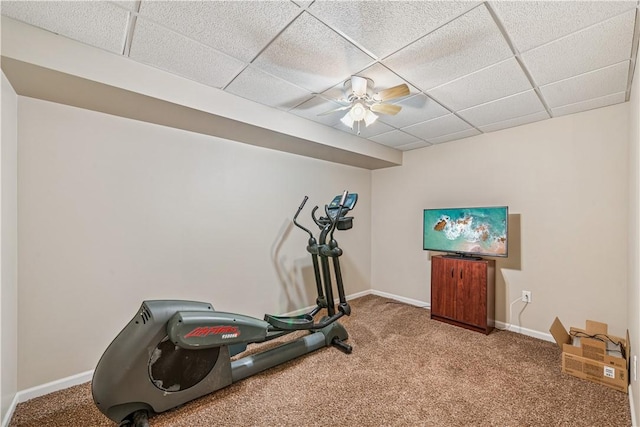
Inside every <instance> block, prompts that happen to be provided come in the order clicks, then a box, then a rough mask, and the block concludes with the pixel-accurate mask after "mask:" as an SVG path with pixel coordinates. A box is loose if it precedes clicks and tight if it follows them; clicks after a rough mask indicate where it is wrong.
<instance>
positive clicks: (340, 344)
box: [331, 337, 353, 354]
mask: <svg viewBox="0 0 640 427" xmlns="http://www.w3.org/2000/svg"><path fill="white" fill-rule="evenodd" d="M331 345H332V346H334V347H335V348H337V349H338V350H340V351H341V352H343V353H345V354H351V352H352V351H353V347H351V346H350V345H349V344H347V343H346V342H344V341H342V340H341V339H340V338H338V337H335V338H334V339H332V340H331Z"/></svg>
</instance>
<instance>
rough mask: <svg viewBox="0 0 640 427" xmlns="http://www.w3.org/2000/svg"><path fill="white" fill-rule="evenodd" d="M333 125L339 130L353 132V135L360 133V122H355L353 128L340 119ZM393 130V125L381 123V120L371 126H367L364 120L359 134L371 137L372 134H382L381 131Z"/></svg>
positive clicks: (363, 136)
mask: <svg viewBox="0 0 640 427" xmlns="http://www.w3.org/2000/svg"><path fill="white" fill-rule="evenodd" d="M339 116H340V115H339ZM340 117H342V116H340ZM333 127H334V128H336V129H338V130H341V131H344V132H347V133H351V134H353V135H358V124H357V123H354V124H353V129H349V128H348V127H347V126H345V125H344V124H343V123H342V122H340V121H339V122H338V123H337V124H336V125H335V126H333ZM391 130H393V128H392V127H391V126H389V125H385V124H384V123H381V122H380V121H376V122H375V123H373V124H372V125H371V126H365V125H364V122H361V125H360V135H358V136H360V137H361V138H371V137H372V136H376V135H380V134H381V133H385V132H389V131H391Z"/></svg>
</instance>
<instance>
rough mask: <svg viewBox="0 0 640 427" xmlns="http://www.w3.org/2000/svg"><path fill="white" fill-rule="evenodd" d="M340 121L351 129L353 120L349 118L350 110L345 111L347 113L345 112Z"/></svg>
mask: <svg viewBox="0 0 640 427" xmlns="http://www.w3.org/2000/svg"><path fill="white" fill-rule="evenodd" d="M340 121H341V122H342V123H344V124H345V126H347V127H348V128H350V129H353V122H354V120H353V119H352V118H351V111H349V112H347V114H345V115H344V117H343V118H341V119H340Z"/></svg>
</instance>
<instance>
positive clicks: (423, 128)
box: [402, 114, 471, 141]
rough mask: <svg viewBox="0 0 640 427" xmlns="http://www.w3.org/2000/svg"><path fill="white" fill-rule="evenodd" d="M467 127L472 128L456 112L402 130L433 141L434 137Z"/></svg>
mask: <svg viewBox="0 0 640 427" xmlns="http://www.w3.org/2000/svg"><path fill="white" fill-rule="evenodd" d="M467 129H471V126H470V125H469V124H468V123H467V122H465V121H464V120H462V119H460V118H459V117H457V116H455V115H454V114H449V115H447V116H442V117H438V118H436V119H433V120H429V121H426V122H422V123H418V124H417V125H413V126H408V127H406V128H403V129H402V130H403V131H405V132H407V133H410V134H411V135H415V136H416V137H418V138H420V139H424V140H427V141H431V140H432V139H433V138H437V137H439V136H442V135H448V134H451V133H456V132H461V131H463V130H467Z"/></svg>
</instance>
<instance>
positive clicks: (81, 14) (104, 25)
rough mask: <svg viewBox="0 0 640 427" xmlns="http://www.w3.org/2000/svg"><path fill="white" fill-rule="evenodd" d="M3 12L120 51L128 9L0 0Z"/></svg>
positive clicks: (67, 35) (87, 4) (72, 3)
mask: <svg viewBox="0 0 640 427" xmlns="http://www.w3.org/2000/svg"><path fill="white" fill-rule="evenodd" d="M1 8H2V14H3V15H5V16H8V17H10V18H13V19H16V20H18V21H22V22H25V23H27V24H31V25H33V26H36V27H40V28H44V29H45V30H48V31H51V32H52V33H56V34H60V35H62V36H65V37H68V38H71V39H74V40H77V41H80V42H82V43H86V44H88V45H91V46H95V47H98V48H100V49H105V50H108V51H110V52H113V53H117V54H121V53H122V50H123V48H124V40H125V34H126V30H127V22H128V19H129V12H127V11H126V10H124V9H122V8H120V7H118V6H116V5H114V4H110V3H105V2H90V1H83V2H75V1H70V2H60V1H56V2H53V1H4V0H3V1H2V6H1Z"/></svg>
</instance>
